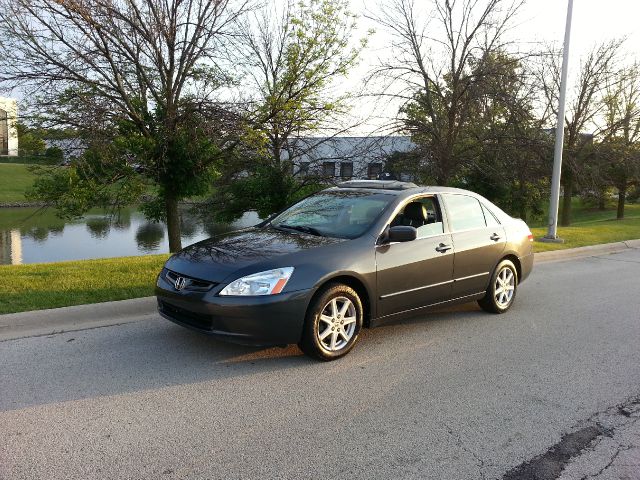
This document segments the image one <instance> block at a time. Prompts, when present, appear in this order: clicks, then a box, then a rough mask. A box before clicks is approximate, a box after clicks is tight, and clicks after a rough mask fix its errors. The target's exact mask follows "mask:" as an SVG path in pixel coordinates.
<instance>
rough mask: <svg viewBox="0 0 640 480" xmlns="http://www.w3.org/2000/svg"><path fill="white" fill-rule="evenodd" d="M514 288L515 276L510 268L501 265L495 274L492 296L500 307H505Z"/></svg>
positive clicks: (511, 296)
mask: <svg viewBox="0 0 640 480" xmlns="http://www.w3.org/2000/svg"><path fill="white" fill-rule="evenodd" d="M515 289H516V276H515V275H514V273H513V270H511V268H509V267H507V266H505V267H503V268H502V269H501V270H500V271H499V272H498V275H497V276H496V283H495V288H494V296H495V299H496V303H497V304H498V306H499V307H500V308H507V307H508V306H509V303H511V299H512V298H513V294H514V292H515Z"/></svg>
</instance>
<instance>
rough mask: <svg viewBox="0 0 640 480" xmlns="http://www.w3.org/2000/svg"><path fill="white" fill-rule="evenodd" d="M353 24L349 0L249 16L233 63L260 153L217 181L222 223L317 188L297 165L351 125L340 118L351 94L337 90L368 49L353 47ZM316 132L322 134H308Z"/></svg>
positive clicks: (268, 8)
mask: <svg viewBox="0 0 640 480" xmlns="http://www.w3.org/2000/svg"><path fill="white" fill-rule="evenodd" d="M355 21H356V18H355V16H354V15H353V14H352V13H350V12H349V10H348V2H347V1H345V0H308V1H307V2H297V1H294V0H289V1H287V2H286V3H285V4H284V5H282V6H281V7H278V6H274V5H272V4H270V3H268V4H266V5H265V6H264V7H263V8H261V9H260V10H258V11H254V12H252V14H250V15H247V16H246V17H245V18H244V21H243V23H242V27H241V29H240V31H239V35H238V36H237V41H236V43H235V46H236V48H237V53H236V55H237V56H238V59H237V61H236V62H235V63H236V64H237V65H238V66H240V68H244V72H243V73H244V76H243V85H244V86H245V88H246V90H247V93H246V95H247V96H248V97H249V98H248V99H247V101H246V102H245V104H246V105H247V106H249V107H250V110H248V111H247V112H246V113H245V116H246V117H247V118H251V119H252V120H251V122H252V129H253V139H254V145H257V146H258V148H257V149H256V150H255V151H254V153H253V155H250V156H247V157H245V158H244V159H243V161H242V162H241V163H240V164H239V165H238V164H229V165H228V166H227V169H226V172H223V175H222V176H221V178H220V181H219V182H218V183H217V187H218V188H217V192H216V193H217V194H216V200H217V202H216V203H217V209H218V210H219V212H220V215H222V217H223V218H225V219H230V218H233V217H237V216H239V215H241V214H242V213H243V212H244V211H246V210H251V209H255V210H257V211H258V212H259V214H260V215H262V216H265V215H268V214H270V213H273V212H275V211H278V210H280V209H282V208H283V207H284V206H286V205H288V204H289V203H290V202H291V201H293V200H295V199H297V198H298V197H300V196H302V195H304V194H306V193H307V192H309V191H312V190H313V189H315V188H318V185H317V184H318V182H319V181H321V180H323V179H322V178H321V177H319V176H316V175H310V174H309V173H310V172H308V171H307V172H304V171H301V169H296V168H294V164H295V163H297V162H298V161H299V160H300V159H301V158H303V157H305V156H307V155H308V154H309V152H311V151H313V150H314V149H316V148H318V147H319V146H320V145H321V144H322V143H323V142H325V141H327V139H328V138H331V137H332V136H335V135H336V134H338V133H340V132H344V131H345V129H346V128H347V127H345V126H343V123H342V122H341V118H340V117H341V115H342V114H344V113H345V112H346V110H347V106H348V105H347V101H348V99H349V98H350V96H349V94H347V93H343V94H335V93H334V92H333V90H332V87H334V86H335V83H336V81H337V80H339V79H341V78H344V77H346V75H347V74H348V73H349V71H350V70H351V69H352V68H353V67H354V66H355V65H356V63H357V60H358V55H359V53H360V51H361V49H362V48H363V47H364V45H365V40H364V39H362V40H360V41H357V42H356V43H355V44H353V42H352V37H353V34H354V29H355V26H356V24H355ZM317 132H322V133H323V137H322V138H311V137H310V135H313V134H314V133H317ZM303 137H304V138H303ZM239 171H241V172H244V174H246V175H243V176H238V172H239ZM224 173H226V175H225V174H224Z"/></svg>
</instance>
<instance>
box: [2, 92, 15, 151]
mask: <svg viewBox="0 0 640 480" xmlns="http://www.w3.org/2000/svg"><path fill="white" fill-rule="evenodd" d="M17 121H18V104H17V103H16V100H15V99H13V98H5V97H0V156H7V155H8V156H10V157H16V156H18V129H17V128H16V122H17Z"/></svg>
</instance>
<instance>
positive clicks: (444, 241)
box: [376, 196, 453, 316]
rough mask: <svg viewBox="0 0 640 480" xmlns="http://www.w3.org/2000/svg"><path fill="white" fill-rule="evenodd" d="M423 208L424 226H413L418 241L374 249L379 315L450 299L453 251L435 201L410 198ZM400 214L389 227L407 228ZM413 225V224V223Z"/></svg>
mask: <svg viewBox="0 0 640 480" xmlns="http://www.w3.org/2000/svg"><path fill="white" fill-rule="evenodd" d="M416 201H418V202H421V203H423V204H424V207H425V211H426V215H425V220H424V222H423V223H424V224H423V225H418V224H415V223H413V224H412V226H414V227H416V229H417V230H418V238H416V240H413V241H411V242H399V243H391V244H388V243H387V244H383V245H378V246H376V264H377V285H378V311H379V312H380V314H381V316H386V315H392V314H395V313H400V312H404V311H408V310H414V309H417V308H421V307H424V306H426V305H431V304H434V303H438V302H441V301H443V300H447V299H449V298H450V296H451V285H452V283H453V281H452V274H453V248H452V243H451V235H450V234H449V233H448V232H446V230H447V229H446V226H445V224H444V223H443V219H442V213H441V209H440V206H439V204H438V201H437V199H436V197H434V196H424V197H419V198H413V199H411V200H410V201H408V202H406V203H405V205H403V208H404V207H405V206H406V205H407V204H408V203H411V202H416ZM406 220H407V219H406V218H404V217H403V211H402V210H401V211H400V212H399V213H398V215H396V217H395V218H393V219H392V220H391V222H390V223H391V225H395V224H398V225H403V224H404V225H407V224H409V223H410V222H407V221H406ZM414 221H415V220H414Z"/></svg>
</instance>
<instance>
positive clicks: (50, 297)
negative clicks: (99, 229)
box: [0, 255, 168, 314]
mask: <svg viewBox="0 0 640 480" xmlns="http://www.w3.org/2000/svg"><path fill="white" fill-rule="evenodd" d="M167 257H168V255H148V256H142V257H122V258H106V259H100V260H82V261H74V262H59V263H39V264H37V263H36V264H30V265H0V276H1V277H2V278H3V279H4V282H3V287H2V294H0V314H3V313H12V312H23V311H28V310H40V309H43V308H56V307H65V306H69V305H81V304H85V303H97V302H106V301H111V300H124V299H127V298H137V297H145V296H149V295H153V288H154V285H155V278H156V275H157V274H158V272H160V269H161V268H162V265H163V264H164V262H165V260H166V259H167Z"/></svg>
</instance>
